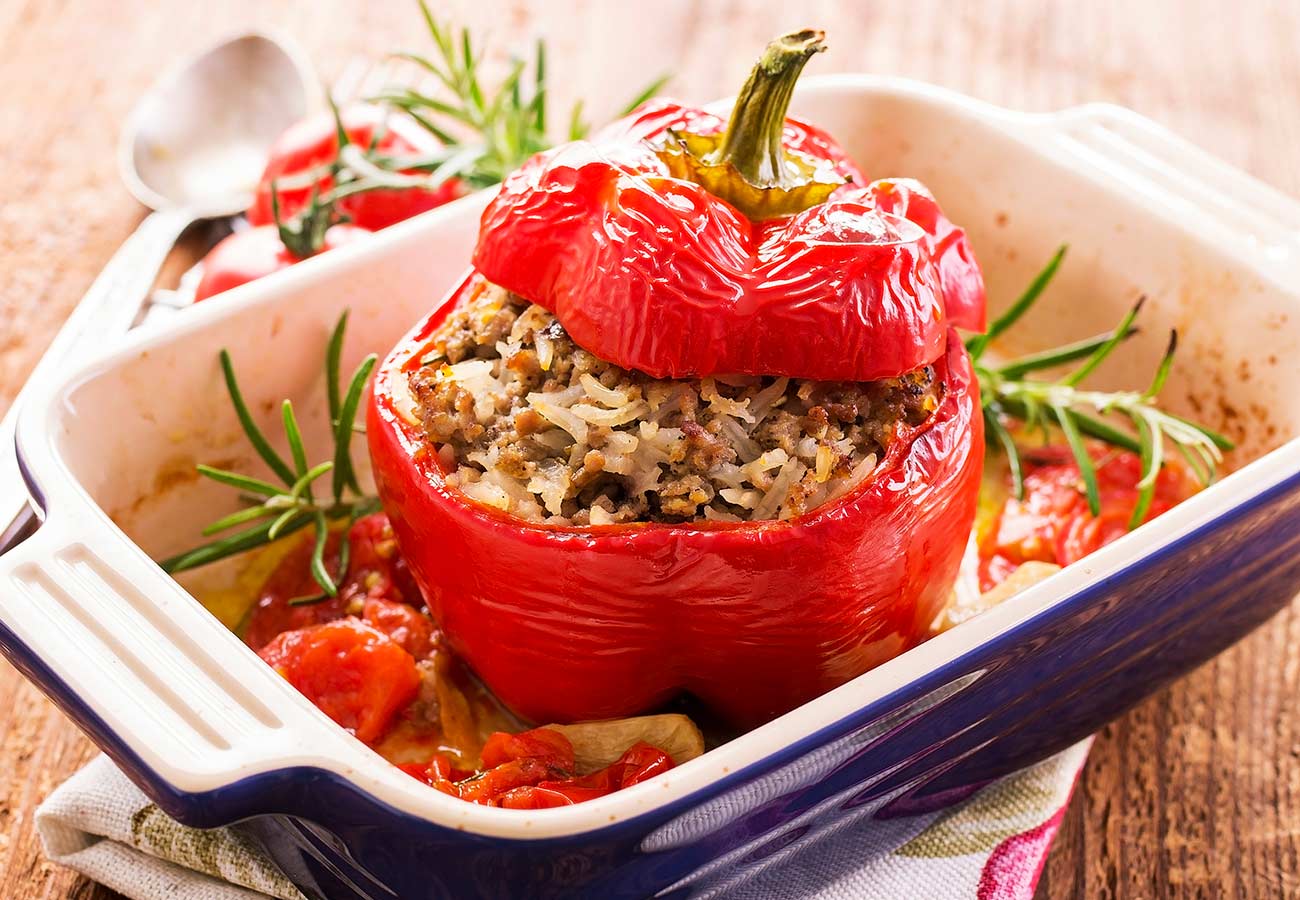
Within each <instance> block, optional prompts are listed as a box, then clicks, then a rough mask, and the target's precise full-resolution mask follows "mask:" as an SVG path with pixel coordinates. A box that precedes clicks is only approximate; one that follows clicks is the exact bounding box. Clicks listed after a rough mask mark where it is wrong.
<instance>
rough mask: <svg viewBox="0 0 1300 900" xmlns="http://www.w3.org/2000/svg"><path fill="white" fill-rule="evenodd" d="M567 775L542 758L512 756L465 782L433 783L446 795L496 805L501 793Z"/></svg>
mask: <svg viewBox="0 0 1300 900" xmlns="http://www.w3.org/2000/svg"><path fill="white" fill-rule="evenodd" d="M567 774H568V773H567V772H561V771H558V770H556V769H553V768H551V767H550V766H548V765H547V764H546V763H545V762H543V761H542V760H540V759H512V760H510V761H509V762H504V763H502V764H501V765H499V766H495V767H493V768H491V769H488V770H486V771H484V772H480V773H479V774H477V775H472V776H470V777H469V778H467V779H465V780H464V781H436V782H434V784H433V786H434V787H435V788H437V789H438V790H440V791H442V792H443V793H444V794H450V795H451V796H453V797H459V798H460V799H461V800H468V801H469V802H470V803H478V804H480V805H483V806H494V805H496V801H497V799H498V798H499V797H500V796H501V795H502V794H504V793H506V792H507V791H509V790H511V789H513V788H518V787H525V786H531V785H535V784H540V783H541V782H543V781H546V780H548V779H555V778H563V777H564V776H565V775H567Z"/></svg>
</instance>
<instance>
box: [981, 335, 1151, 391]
mask: <svg viewBox="0 0 1300 900" xmlns="http://www.w3.org/2000/svg"><path fill="white" fill-rule="evenodd" d="M1137 333H1138V329H1137V327H1136V326H1134V327H1130V328H1129V330H1128V331H1127V333H1125V335H1124V339H1125V340H1127V339H1128V338H1131V337H1132V336H1133V335H1135V334H1137ZM1114 334H1115V333H1114V332H1113V331H1108V332H1106V333H1105V334H1098V335H1095V336H1093V337H1090V338H1085V339H1084V340H1082V341H1075V342H1074V343H1070V344H1062V345H1061V346H1059V347H1053V348H1052V349H1050V350H1044V351H1042V352H1040V353H1030V354H1027V355H1025V356H1021V357H1017V358H1016V359H1013V360H1011V361H1010V362H1006V363H1003V364H1002V365H1000V366H998V373H999V374H1000V375H1001V376H1002V377H1003V378H1006V379H1008V380H1010V381H1018V380H1019V379H1021V378H1023V377H1024V376H1025V375H1027V374H1029V373H1030V372H1037V371H1039V370H1041V369H1051V368H1054V367H1056V366H1061V365H1065V364H1066V363H1072V362H1074V361H1075V360H1078V359H1083V358H1084V357H1087V356H1091V355H1092V354H1093V353H1094V352H1096V350H1097V348H1098V347H1101V346H1102V345H1103V344H1105V343H1106V342H1107V341H1109V340H1110V339H1111V338H1112V337H1113V336H1114Z"/></svg>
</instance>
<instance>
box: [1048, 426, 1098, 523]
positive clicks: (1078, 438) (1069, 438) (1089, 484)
mask: <svg viewBox="0 0 1300 900" xmlns="http://www.w3.org/2000/svg"><path fill="white" fill-rule="evenodd" d="M1052 415H1054V416H1055V417H1056V422H1057V424H1058V425H1060V426H1061V431H1062V432H1063V433H1064V434H1065V441H1066V443H1068V444H1069V445H1070V451H1071V452H1072V453H1073V454H1074V460H1075V462H1076V463H1078V465H1079V475H1080V476H1081V477H1082V478H1083V486H1084V490H1085V492H1086V493H1087V495H1088V509H1090V510H1091V511H1092V514H1093V515H1094V516H1099V515H1101V493H1100V491H1098V489H1097V470H1096V468H1095V467H1094V466H1093V463H1092V457H1091V456H1089V455H1088V448H1087V447H1086V446H1085V445H1084V443H1083V437H1082V435H1080V434H1079V426H1078V425H1077V424H1076V423H1075V420H1074V413H1073V412H1071V411H1070V410H1069V409H1067V408H1066V407H1064V406H1061V405H1059V404H1053V405H1052Z"/></svg>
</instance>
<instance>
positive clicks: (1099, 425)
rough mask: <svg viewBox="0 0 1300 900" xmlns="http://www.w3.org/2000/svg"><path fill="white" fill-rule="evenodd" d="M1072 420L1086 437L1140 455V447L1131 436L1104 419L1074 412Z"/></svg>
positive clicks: (1136, 440)
mask: <svg viewBox="0 0 1300 900" xmlns="http://www.w3.org/2000/svg"><path fill="white" fill-rule="evenodd" d="M1074 418H1075V422H1076V424H1077V425H1078V426H1079V431H1081V432H1083V433H1084V434H1086V435H1088V437H1094V438H1097V440H1099V441H1105V442H1106V443H1107V444H1110V445H1111V446H1112V447H1119V448H1120V449H1121V450H1128V451H1130V452H1132V453H1140V452H1141V450H1142V445H1141V443H1139V441H1138V439H1137V438H1135V437H1133V435H1131V434H1128V433H1126V432H1123V431H1120V430H1119V429H1118V428H1116V427H1115V426H1114V425H1111V424H1110V423H1109V422H1107V421H1106V420H1105V419H1098V418H1096V417H1094V416H1090V415H1088V414H1087V413H1082V412H1079V411H1078V410H1077V409H1076V410H1074Z"/></svg>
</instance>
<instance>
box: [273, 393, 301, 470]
mask: <svg viewBox="0 0 1300 900" xmlns="http://www.w3.org/2000/svg"><path fill="white" fill-rule="evenodd" d="M280 420H281V422H283V423H284V434H285V437H287V438H288V439H289V453H290V455H291V456H292V457H293V471H294V474H296V475H297V476H298V477H299V478H301V477H302V476H303V475H305V474H306V472H307V448H306V447H304V446H303V445H302V431H300V430H299V428H298V418H297V416H295V415H294V414H293V401H292V400H289V399H286V400H285V401H284V402H283V403H281V404H280Z"/></svg>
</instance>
